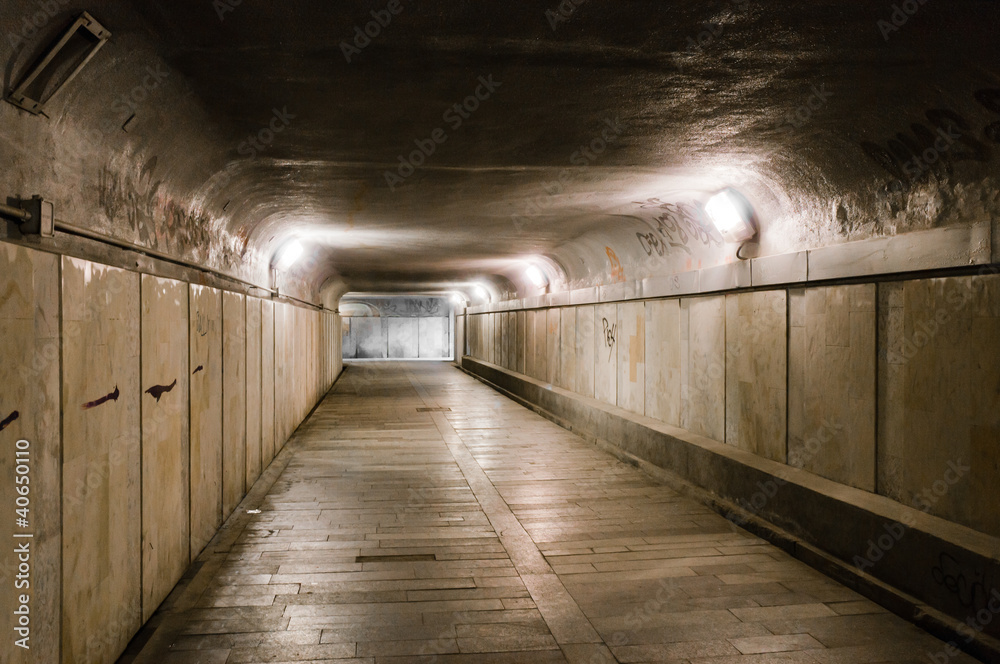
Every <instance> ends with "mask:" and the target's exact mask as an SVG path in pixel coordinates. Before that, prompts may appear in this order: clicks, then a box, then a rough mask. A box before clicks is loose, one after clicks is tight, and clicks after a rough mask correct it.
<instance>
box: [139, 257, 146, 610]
mask: <svg viewBox="0 0 1000 664" xmlns="http://www.w3.org/2000/svg"><path fill="white" fill-rule="evenodd" d="M143 276H144V275H142V274H139V275H138V277H139V279H138V281H139V624H140V627H141V626H142V624H143V623H145V622H146V621H145V620H143V616H144V615H146V596H145V595H146V593H145V584H144V583H143V579H144V573H145V569H143V568H144V565H143V563H142V560H143V558H145V557H146V546H145V543H144V542H143V535H144V532H145V529H144V526H145V525H146V524H145V515H144V514H143V509H142V507H143V500H142V465H143V464H142V456H143V452H145V448H146V445H145V440H144V436H145V433H146V431H145V429H146V427H145V422H144V421H143V419H144V418H143V410H144V409H145V406H144V405H143V401H142V304H143V300H142V278H143Z"/></svg>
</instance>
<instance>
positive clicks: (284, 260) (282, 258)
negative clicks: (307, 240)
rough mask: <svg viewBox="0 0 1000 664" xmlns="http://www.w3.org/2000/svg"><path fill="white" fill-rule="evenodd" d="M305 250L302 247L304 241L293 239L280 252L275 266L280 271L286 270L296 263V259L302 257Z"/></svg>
mask: <svg viewBox="0 0 1000 664" xmlns="http://www.w3.org/2000/svg"><path fill="white" fill-rule="evenodd" d="M304 251H305V250H304V249H303V248H302V243H301V242H299V241H298V240H292V241H291V242H289V243H288V244H286V245H285V246H284V247H282V248H281V250H280V251H279V252H278V258H277V260H276V261H275V263H274V268H275V269H276V270H278V271H279V272H285V271H286V270H288V268H290V267H292V266H293V265H295V261H297V260H299V259H300V258H301V257H302V253H303V252H304Z"/></svg>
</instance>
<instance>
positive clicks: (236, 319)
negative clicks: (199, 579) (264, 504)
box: [222, 292, 291, 518]
mask: <svg viewBox="0 0 1000 664" xmlns="http://www.w3.org/2000/svg"><path fill="white" fill-rule="evenodd" d="M246 333H247V322H246V298H245V297H244V296H243V295H240V294H238V293H229V292H226V293H223V295H222V367H223V369H222V440H223V444H222V512H223V514H224V518H229V515H230V514H232V513H233V510H235V509H236V506H237V505H238V504H239V503H240V501H241V500H243V496H244V495H245V493H246V487H245V483H246V467H247V462H246V454H247V442H246V435H247V431H246V427H247V413H246V399H247V367H246V362H247V350H246V342H247V340H246ZM284 360H285V361H290V360H291V358H290V357H285V358H284ZM286 366H287V365H286Z"/></svg>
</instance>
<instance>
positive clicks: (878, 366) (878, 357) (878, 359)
mask: <svg viewBox="0 0 1000 664" xmlns="http://www.w3.org/2000/svg"><path fill="white" fill-rule="evenodd" d="M874 287H875V317H874V318H875V343H874V344H873V346H874V348H875V390H874V392H873V394H874V395H875V396H874V399H872V401H874V412H873V415H874V422H872V424H873V425H874V431H872V438H873V439H874V441H875V445H874V447H875V449H874V455H875V458H874V459H873V460H872V461H873V463H872V475H873V477H872V491H873V493H874V494H875V495H876V496H877V495H879V492H878V490H879V486H878V476H879V472H878V470H879V468H878V459H879V454H878V451H879V444H880V443H881V440H880V438H879V429H880V428H881V427H879V421H880V413H879V409H880V408H881V405H882V404H880V403H879V399H878V397H879V377H880V376H881V371H882V364H883V363H882V354H881V352H880V351H881V349H880V348H879V343H880V342H881V341H882V340H881V339H880V338H879V337H880V334H879V316H880V315H881V313H882V312H881V310H880V308H879V300H880V299H881V295H882V284H879V283H876V284H874ZM887 313H888V312H887ZM885 329H886V332H888V329H889V326H888V321H886V326H885ZM886 341H887V342H888V334H887V335H886ZM886 353H888V343H887V344H886ZM886 357H888V354H887V355H886Z"/></svg>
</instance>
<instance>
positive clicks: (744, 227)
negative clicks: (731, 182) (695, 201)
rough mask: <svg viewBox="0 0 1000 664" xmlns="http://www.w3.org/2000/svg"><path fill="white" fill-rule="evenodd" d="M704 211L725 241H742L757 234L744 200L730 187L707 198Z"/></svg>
mask: <svg viewBox="0 0 1000 664" xmlns="http://www.w3.org/2000/svg"><path fill="white" fill-rule="evenodd" d="M705 212H706V213H707V214H708V217H709V219H711V220H712V223H713V224H715V227H716V228H717V229H719V233H721V234H722V237H723V238H724V239H725V240H726V241H727V242H743V241H745V240H749V239H750V238H752V237H753V236H754V235H756V234H757V231H756V230H755V229H754V227H753V224H752V223H751V221H750V210H749V209H748V208H747V204H746V202H745V201H744V200H743V197H742V196H740V195H739V194H737V193H736V192H734V191H733V190H732V189H723V190H722V191H720V192H719V193H717V194H716V195H714V196H712V197H711V198H710V199H708V202H707V203H705Z"/></svg>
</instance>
